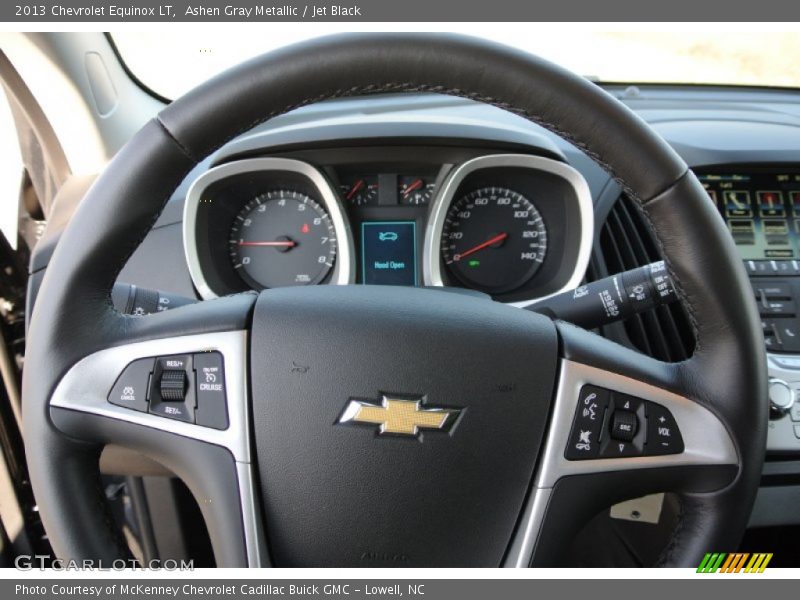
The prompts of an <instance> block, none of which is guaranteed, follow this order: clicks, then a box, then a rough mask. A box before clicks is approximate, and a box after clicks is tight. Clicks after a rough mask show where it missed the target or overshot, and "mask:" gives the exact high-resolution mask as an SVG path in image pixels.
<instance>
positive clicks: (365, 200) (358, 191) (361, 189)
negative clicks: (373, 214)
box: [339, 175, 378, 206]
mask: <svg viewBox="0 0 800 600" xmlns="http://www.w3.org/2000/svg"><path fill="white" fill-rule="evenodd" d="M339 189H340V190H341V192H342V198H344V200H345V202H347V203H348V204H350V205H352V206H367V205H371V204H377V203H378V177H377V176H376V175H371V176H370V175H367V176H365V177H355V178H353V179H352V180H350V181H345V182H343V183H342V185H341V186H339Z"/></svg>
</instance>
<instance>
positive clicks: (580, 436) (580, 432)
mask: <svg viewBox="0 0 800 600" xmlns="http://www.w3.org/2000/svg"><path fill="white" fill-rule="evenodd" d="M609 396H610V394H609V391H608V390H604V389H602V388H598V387H594V386H591V385H585V386H583V387H582V388H581V391H580V394H579V395H578V406H577V408H576V410H575V419H574V420H573V422H572V430H571V431H570V435H569V440H568V442H567V448H566V450H565V451H564V456H565V457H566V458H567V460H583V459H587V458H595V457H597V454H598V452H599V451H600V432H601V430H602V427H603V419H604V415H605V411H606V407H607V406H608V402H609Z"/></svg>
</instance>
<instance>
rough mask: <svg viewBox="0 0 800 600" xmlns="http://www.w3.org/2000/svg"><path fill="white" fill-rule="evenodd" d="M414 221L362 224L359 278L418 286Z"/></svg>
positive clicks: (376, 283) (368, 281)
mask: <svg viewBox="0 0 800 600" xmlns="http://www.w3.org/2000/svg"><path fill="white" fill-rule="evenodd" d="M416 226H417V224H416V223H415V222H414V221H365V222H363V223H361V271H362V278H363V279H362V281H363V283H366V284H373V285H417V235H416Z"/></svg>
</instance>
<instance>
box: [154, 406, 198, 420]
mask: <svg viewBox="0 0 800 600" xmlns="http://www.w3.org/2000/svg"><path fill="white" fill-rule="evenodd" d="M150 412H151V413H153V414H154V415H159V416H161V417H167V418H168V419H176V420H178V421H186V422H187V423H193V422H194V415H193V414H192V408H191V407H190V406H187V404H186V402H157V403H154V404H151V405H150Z"/></svg>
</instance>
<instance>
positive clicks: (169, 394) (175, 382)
mask: <svg viewBox="0 0 800 600" xmlns="http://www.w3.org/2000/svg"><path fill="white" fill-rule="evenodd" d="M191 374H192V357H191V355H187V354H180V355H175V356H160V357H158V358H157V359H156V364H155V370H154V371H153V377H152V383H151V385H150V413H151V414H154V415H158V416H160V417H166V418H168V419H175V420H177V421H186V422H187V423H194V408H195V395H194V385H193V383H194V378H193V377H192V378H191V379H189V377H190V375H191ZM162 394H163V395H162Z"/></svg>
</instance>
